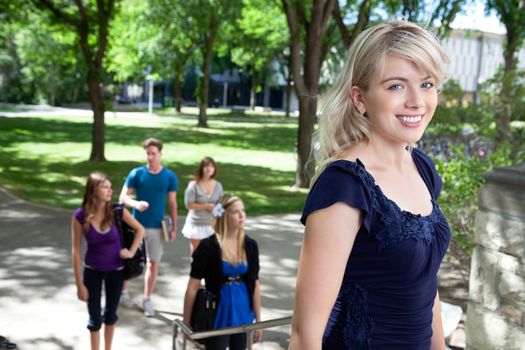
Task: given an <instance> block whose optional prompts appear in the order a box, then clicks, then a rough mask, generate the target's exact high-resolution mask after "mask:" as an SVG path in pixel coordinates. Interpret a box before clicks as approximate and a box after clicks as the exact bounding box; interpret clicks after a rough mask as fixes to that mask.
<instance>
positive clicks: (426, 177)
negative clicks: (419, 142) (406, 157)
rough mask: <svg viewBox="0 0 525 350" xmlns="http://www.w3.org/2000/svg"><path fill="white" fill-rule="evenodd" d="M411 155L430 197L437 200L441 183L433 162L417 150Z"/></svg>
mask: <svg viewBox="0 0 525 350" xmlns="http://www.w3.org/2000/svg"><path fill="white" fill-rule="evenodd" d="M412 154H413V159H414V162H415V163H416V166H417V168H418V169H419V172H420V174H421V177H422V178H423V181H425V184H426V185H427V187H428V188H429V190H430V192H431V193H432V197H433V198H434V199H437V198H438V197H439V194H440V193H441V187H442V186H443V181H442V180H441V177H440V176H439V174H438V172H437V170H436V166H435V164H434V162H433V161H432V159H430V157H429V156H428V155H426V154H425V153H423V152H422V151H420V150H419V149H417V148H414V149H413V150H412Z"/></svg>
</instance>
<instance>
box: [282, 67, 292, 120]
mask: <svg viewBox="0 0 525 350" xmlns="http://www.w3.org/2000/svg"><path fill="white" fill-rule="evenodd" d="M291 83H292V79H291V76H290V75H288V78H287V79H286V86H285V88H284V113H285V116H286V118H289V117H290V102H291V100H292V84H291Z"/></svg>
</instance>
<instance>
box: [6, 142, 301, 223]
mask: <svg viewBox="0 0 525 350" xmlns="http://www.w3.org/2000/svg"><path fill="white" fill-rule="evenodd" d="M24 156H25V155H24V154H20V153H18V152H9V153H7V152H3V153H1V154H0V166H1V167H2V168H3V169H2V170H1V172H0V180H1V183H2V184H3V185H4V186H5V187H6V188H8V189H9V190H10V191H12V192H13V193H14V194H16V195H17V196H20V197H21V198H24V199H27V200H31V201H35V202H37V203H41V204H46V205H50V206H54V207H61V208H75V207H78V206H79V205H80V203H81V200H82V195H83V189H84V184H85V179H86V177H87V175H88V174H89V173H90V172H92V171H95V170H98V171H102V172H104V173H106V174H107V175H108V177H109V178H110V179H111V181H112V183H113V188H114V191H115V199H116V197H117V196H118V194H119V193H120V190H121V188H122V185H123V183H124V180H125V177H126V176H127V174H128V172H129V171H130V170H131V169H132V168H135V167H138V166H141V165H143V163H141V162H119V161H112V162H105V163H100V164H93V163H90V162H86V161H84V162H77V163H71V162H67V161H59V162H46V161H43V160H42V159H41V158H23V157H24ZM165 165H166V166H167V167H168V168H170V169H173V170H174V171H175V172H176V174H177V176H178V178H179V192H178V193H179V195H178V196H177V200H178V207H179V214H181V215H183V214H184V213H185V207H184V194H183V193H184V189H185V187H186V185H187V183H188V181H189V180H190V179H192V178H193V176H194V175H193V174H194V171H195V166H194V165H187V164H181V163H176V162H174V163H166V164H165ZM220 171H221V172H220V176H219V181H221V182H222V183H223V186H224V189H225V193H236V194H238V195H240V196H241V197H242V198H243V199H244V200H245V204H246V210H247V211H248V213H250V214H268V213H289V212H298V211H301V210H302V205H303V203H304V199H305V194H304V193H303V192H292V191H290V190H289V189H288V185H289V184H290V182H291V181H290V180H291V179H293V176H294V174H293V173H292V172H286V171H277V170H272V169H268V168H265V167H257V166H246V165H239V164H234V163H221V169H220Z"/></svg>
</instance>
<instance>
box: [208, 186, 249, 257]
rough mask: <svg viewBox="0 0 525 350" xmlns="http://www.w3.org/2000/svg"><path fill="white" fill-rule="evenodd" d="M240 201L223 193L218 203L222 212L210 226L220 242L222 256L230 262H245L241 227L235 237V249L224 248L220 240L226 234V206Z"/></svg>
mask: <svg viewBox="0 0 525 350" xmlns="http://www.w3.org/2000/svg"><path fill="white" fill-rule="evenodd" d="M239 201H241V202H242V199H241V198H239V197H237V196H234V195H225V196H222V198H221V199H220V201H219V203H220V204H221V205H222V207H223V208H224V213H223V214H222V215H221V216H220V217H216V218H214V219H213V222H212V226H213V230H214V231H215V235H216V237H217V240H218V241H219V243H220V244H221V251H222V258H223V259H224V260H226V261H227V262H229V263H230V264H237V263H240V262H246V251H245V249H244V229H242V228H241V230H240V232H239V236H238V239H237V243H238V244H237V248H238V249H237V251H236V252H235V251H230V250H227V249H224V247H223V245H222V242H223V241H224V239H225V238H226V235H227V234H228V220H227V212H228V208H229V207H230V206H231V205H232V204H233V203H235V202H239Z"/></svg>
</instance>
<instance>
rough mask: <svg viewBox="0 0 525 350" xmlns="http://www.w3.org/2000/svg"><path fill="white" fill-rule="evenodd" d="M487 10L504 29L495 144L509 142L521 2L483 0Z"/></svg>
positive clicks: (523, 13)
mask: <svg viewBox="0 0 525 350" xmlns="http://www.w3.org/2000/svg"><path fill="white" fill-rule="evenodd" d="M486 8H487V11H495V12H496V13H497V15H498V17H499V19H500V21H501V23H503V25H505V29H506V30H507V34H506V35H505V38H506V40H505V47H504V50H503V60H504V64H503V75H502V76H501V83H502V84H501V87H500V90H499V91H497V93H498V94H499V95H500V99H499V102H500V103H499V104H498V105H496V121H497V123H498V126H499V127H498V130H499V132H498V143H499V144H501V143H504V142H507V141H508V140H511V141H512V139H513V134H512V132H511V128H510V123H511V121H512V119H513V114H515V111H514V110H513V106H514V101H513V91H514V90H515V89H516V87H515V85H516V84H515V82H516V80H515V79H516V78H517V75H518V73H517V72H516V67H517V63H518V57H517V54H518V52H519V50H520V48H521V47H522V46H523V40H524V39H525V1H522V0H487V7H486Z"/></svg>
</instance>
